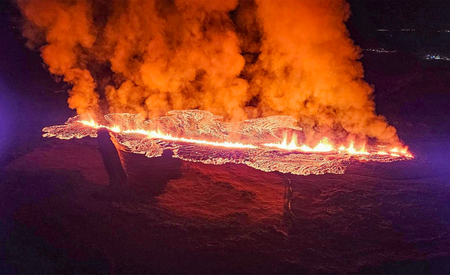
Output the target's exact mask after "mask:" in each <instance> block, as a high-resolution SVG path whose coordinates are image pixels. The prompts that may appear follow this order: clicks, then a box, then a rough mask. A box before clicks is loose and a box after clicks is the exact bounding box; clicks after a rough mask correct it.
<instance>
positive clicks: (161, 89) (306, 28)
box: [17, 0, 398, 143]
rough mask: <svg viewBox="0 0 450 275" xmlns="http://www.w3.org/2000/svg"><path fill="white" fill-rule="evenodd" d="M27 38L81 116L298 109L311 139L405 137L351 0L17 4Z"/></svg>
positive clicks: (232, 116) (230, 116) (238, 116)
mask: <svg viewBox="0 0 450 275" xmlns="http://www.w3.org/2000/svg"><path fill="white" fill-rule="evenodd" d="M17 1H18V2H17V3H18V5H19V7H20V9H21V11H22V13H23V15H24V18H25V20H24V27H23V33H24V36H25V37H27V38H28V46H30V47H32V48H39V49H40V51H41V55H42V58H43V60H44V62H45V63H46V64H47V66H48V69H49V71H50V72H51V73H52V74H55V75H61V76H63V77H64V80H65V81H67V82H69V83H71V84H72V85H73V88H72V90H71V91H70V96H69V100H68V103H69V107H70V108H73V109H76V110H77V112H78V113H80V114H82V113H92V114H97V115H99V114H101V113H102V112H130V113H140V114H143V115H144V116H146V117H155V116H160V115H163V114H165V113H166V112H167V111H170V110H174V109H202V110H207V111H210V112H212V113H214V114H216V115H221V116H223V117H224V118H225V119H227V120H243V119H245V118H253V117H260V116H268V115H290V116H293V117H295V118H296V119H298V120H299V124H300V126H302V127H303V128H304V130H305V131H304V132H305V133H306V140H307V142H314V140H317V138H318V136H323V135H327V136H330V137H334V138H341V139H345V138H347V139H358V138H359V139H366V138H367V137H369V138H376V139H378V140H380V141H381V142H390V143H392V142H398V138H397V135H396V130H395V128H393V127H392V126H389V125H388V124H387V122H386V121H385V119H384V117H382V116H378V115H377V114H376V112H375V105H374V102H373V100H372V93H373V90H372V88H371V87H370V86H369V85H368V84H367V83H366V82H365V81H364V80H363V69H362V65H361V63H360V62H358V59H359V57H360V50H359V48H358V47H356V46H354V44H353V41H352V40H351V39H350V38H349V36H348V31H347V29H346V26H345V23H344V22H345V21H346V20H347V19H348V17H349V15H350V10H349V7H348V4H347V3H346V2H345V1H343V0H342V1H341V0H283V1H279V0H241V1H237V0H222V1H219V0H217V1H211V0H117V1H106V0H98V1H94V0H91V1H88V0H49V1H46V2H45V5H43V4H42V2H41V1H40V0H17Z"/></svg>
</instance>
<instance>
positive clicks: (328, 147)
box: [264, 134, 336, 153]
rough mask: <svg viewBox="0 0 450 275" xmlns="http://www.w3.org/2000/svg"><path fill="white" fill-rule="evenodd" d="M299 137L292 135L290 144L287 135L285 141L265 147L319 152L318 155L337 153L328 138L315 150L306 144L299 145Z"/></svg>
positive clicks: (268, 144)
mask: <svg viewBox="0 0 450 275" xmlns="http://www.w3.org/2000/svg"><path fill="white" fill-rule="evenodd" d="M297 140H298V137H297V135H295V134H294V135H292V138H291V141H290V142H289V143H288V140H287V136H286V135H285V136H284V138H283V141H282V142H281V143H265V144H264V146H267V147H274V148H278V149H283V150H289V151H293V150H297V151H302V152H318V153H324V152H331V151H336V150H335V148H334V147H333V144H331V142H330V141H329V140H328V138H323V139H322V140H321V141H320V142H319V143H318V144H317V145H316V146H315V147H314V148H311V147H309V146H308V145H306V144H302V145H299V144H298V141H297Z"/></svg>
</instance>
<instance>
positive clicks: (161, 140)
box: [43, 110, 413, 175]
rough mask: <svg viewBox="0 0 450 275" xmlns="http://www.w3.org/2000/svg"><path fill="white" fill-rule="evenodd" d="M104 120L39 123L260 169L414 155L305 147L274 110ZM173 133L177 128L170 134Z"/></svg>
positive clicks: (64, 133) (309, 169)
mask: <svg viewBox="0 0 450 275" xmlns="http://www.w3.org/2000/svg"><path fill="white" fill-rule="evenodd" d="M105 119H106V120H107V121H108V123H109V125H101V124H98V123H96V122H95V121H94V120H83V119H81V117H79V116H76V117H73V118H70V119H69V120H68V121H67V122H66V124H65V125H59V126H51V127H46V128H44V129H43V131H44V132H46V133H45V134H44V136H45V137H57V138H60V139H71V138H83V137H85V136H90V137H96V136H97V130H98V129H100V128H107V129H109V130H110V131H111V132H112V133H114V136H115V138H116V139H117V141H118V142H119V143H120V144H121V145H123V146H125V147H126V148H128V149H129V150H130V151H131V152H134V153H138V154H145V155H146V156H147V157H157V156H160V155H161V154H162V152H163V150H165V149H168V150H172V151H173V152H174V157H176V158H180V159H183V160H186V161H196V162H203V163H207V164H217V165H218V164H225V163H238V164H246V165H248V166H251V167H253V168H256V169H259V170H263V171H267V172H269V171H280V172H283V173H292V174H298V175H309V174H324V173H337V174H341V173H343V172H344V171H345V168H346V167H347V166H348V164H349V163H350V162H351V161H352V160H357V161H378V162H392V161H398V160H407V159H411V158H413V156H412V155H411V154H410V153H409V152H408V150H407V148H386V147H382V146H366V145H363V146H360V147H358V148H355V146H354V144H353V142H352V143H350V144H349V145H348V146H345V145H340V146H339V147H337V146H335V145H334V144H333V142H332V141H331V140H330V139H328V138H326V137H325V138H323V139H322V140H320V141H319V142H318V143H317V144H316V145H314V146H313V147H310V146H308V145H306V144H301V143H300V142H299V138H298V136H297V135H296V134H292V136H291V138H290V139H288V137H287V135H286V131H284V133H285V134H284V136H283V137H282V138H280V137H279V136H278V133H280V132H283V130H286V129H291V130H295V131H299V130H301V129H300V128H298V127H296V126H295V120H294V119H292V118H290V117H285V116H276V117H266V118H260V119H253V120H246V121H243V122H241V123H240V124H238V125H236V124H233V125H231V124H229V123H224V122H222V121H220V120H219V119H218V117H216V116H214V115H213V114H211V113H209V112H206V111H197V110H189V111H172V112H170V113H169V116H165V117H159V118H155V119H152V120H145V119H144V118H143V117H142V116H140V115H132V114H109V115H106V116H105ZM174 133H176V134H174Z"/></svg>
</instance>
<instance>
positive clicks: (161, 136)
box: [79, 120, 258, 149]
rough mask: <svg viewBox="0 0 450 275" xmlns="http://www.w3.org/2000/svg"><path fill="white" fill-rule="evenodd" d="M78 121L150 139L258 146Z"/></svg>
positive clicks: (247, 146) (210, 144)
mask: <svg viewBox="0 0 450 275" xmlns="http://www.w3.org/2000/svg"><path fill="white" fill-rule="evenodd" d="M79 123H81V124H83V125H86V126H89V127H92V128H95V129H99V128H106V129H108V130H110V131H112V132H114V133H120V134H139V135H144V136H146V137H147V138H150V139H162V140H170V141H178V142H186V143H194V144H202V145H208V146H216V147H226V148H247V149H251V148H258V147H257V146H254V145H251V144H243V143H239V142H230V141H223V142H218V141H207V140H200V139H192V138H183V137H174V136H172V135H170V134H164V133H162V132H161V131H160V130H157V131H148V130H144V129H134V130H121V129H120V127H119V126H111V127H108V126H105V125H100V124H97V123H96V122H95V121H93V120H81V121H79Z"/></svg>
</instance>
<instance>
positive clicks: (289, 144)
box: [264, 134, 413, 158]
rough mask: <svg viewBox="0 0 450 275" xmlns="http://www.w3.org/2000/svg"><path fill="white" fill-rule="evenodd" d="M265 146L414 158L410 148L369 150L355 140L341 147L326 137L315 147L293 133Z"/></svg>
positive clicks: (317, 151)
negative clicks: (289, 136) (357, 146)
mask: <svg viewBox="0 0 450 275" xmlns="http://www.w3.org/2000/svg"><path fill="white" fill-rule="evenodd" d="M264 146H267V147H273V148H278V149H282V150H288V151H301V152H305V153H328V152H337V153H342V154H349V155H371V154H374V155H390V156H394V157H401V156H404V157H407V158H413V155H412V154H411V153H409V151H408V148H407V147H406V148H402V149H399V148H393V149H391V150H390V152H389V153H388V152H385V151H383V150H378V151H373V152H368V151H367V150H366V146H365V144H363V145H362V146H361V147H360V148H358V149H356V148H355V145H354V142H350V144H349V145H348V147H346V146H344V145H341V146H339V147H336V146H335V145H334V144H333V143H332V142H331V141H330V140H329V139H328V138H326V137H324V138H323V139H322V140H320V141H319V143H318V144H317V145H316V146H314V147H312V148H311V147H309V146H308V145H306V144H301V145H300V144H298V137H297V135H295V134H294V135H292V138H291V140H290V141H288V138H287V136H286V135H285V136H284V138H283V140H282V142H281V143H265V144H264Z"/></svg>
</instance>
